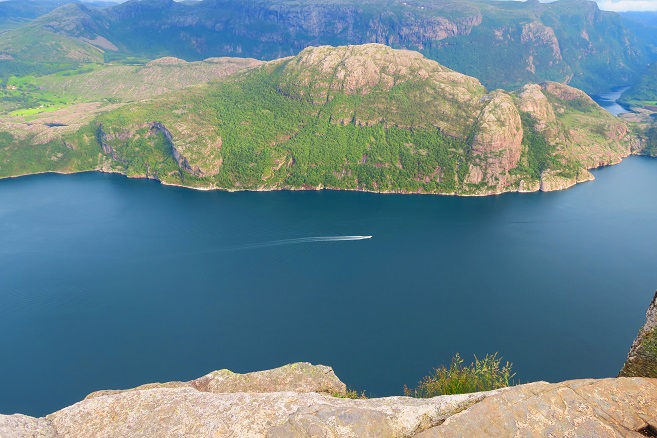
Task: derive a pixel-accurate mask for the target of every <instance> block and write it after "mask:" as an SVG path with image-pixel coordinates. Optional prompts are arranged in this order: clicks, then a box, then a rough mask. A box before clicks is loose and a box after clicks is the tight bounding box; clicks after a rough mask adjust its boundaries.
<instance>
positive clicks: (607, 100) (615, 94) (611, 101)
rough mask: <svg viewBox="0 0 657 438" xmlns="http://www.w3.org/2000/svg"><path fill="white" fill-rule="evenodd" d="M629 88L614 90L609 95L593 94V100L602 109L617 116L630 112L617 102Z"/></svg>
mask: <svg viewBox="0 0 657 438" xmlns="http://www.w3.org/2000/svg"><path fill="white" fill-rule="evenodd" d="M628 88H629V87H619V88H614V89H613V90H612V91H610V92H609V93H603V94H592V95H591V98H592V99H593V100H594V101H595V102H596V103H597V104H598V105H600V106H601V107H603V108H604V109H606V110H607V111H609V112H610V113H611V114H613V115H615V116H619V115H621V114H624V113H627V112H629V111H628V110H627V109H625V108H623V107H622V106H621V105H619V104H618V102H616V101H617V100H618V99H619V98H620V97H621V95H622V94H623V92H624V91H625V90H627V89H628Z"/></svg>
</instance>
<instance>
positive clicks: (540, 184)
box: [0, 152, 654, 198]
mask: <svg viewBox="0 0 657 438" xmlns="http://www.w3.org/2000/svg"><path fill="white" fill-rule="evenodd" d="M635 155H636V156H646V157H649V158H654V157H650V156H649V155H645V154H640V153H637V152H631V153H630V154H628V155H627V156H625V157H622V158H621V159H620V160H619V161H618V162H616V163H609V164H602V165H599V166H596V167H591V168H589V169H587V171H591V170H597V169H602V168H605V167H611V166H615V165H617V164H620V163H622V162H623V160H625V158H628V157H630V156H635ZM81 173H106V174H116V175H121V176H123V177H125V178H128V179H142V180H151V181H156V182H158V183H159V184H160V185H162V186H166V187H179V188H183V189H190V190H196V191H200V192H214V191H221V192H226V193H238V192H254V193H256V192H275V191H290V192H296V191H315V192H318V191H324V190H326V191H335V192H360V193H372V194H380V195H426V196H458V197H463V198H481V197H487V196H501V195H504V194H506V193H523V194H525V193H539V192H543V193H549V192H554V191H562V190H567V189H570V188H572V187H574V186H576V185H578V184H581V183H585V182H589V181H593V180H595V177H594V176H593V175H591V174H590V173H589V175H590V178H586V179H581V180H580V179H578V178H574V179H572V180H571V181H568V182H569V183H570V182H571V183H572V184H569V185H565V186H563V187H560V188H556V189H551V190H543V181H542V180H537V181H536V182H537V183H538V184H537V189H536V190H520V187H518V188H515V189H511V188H507V189H506V190H501V191H496V192H489V193H468V194H465V193H463V194H462V193H438V192H403V191H388V190H381V191H376V190H366V189H349V188H335V187H324V186H319V187H311V188H303V187H281V188H257V189H234V188H231V189H228V188H222V187H194V186H187V185H183V184H176V183H170V182H166V181H162V180H160V179H158V178H153V177H149V176H145V175H144V176H129V175H126V174H125V173H122V172H119V171H116V170H104V169H90V170H80V171H70V172H68V171H61V170H51V171H42V172H34V173H22V174H19V175H10V176H3V177H0V182H1V181H2V180H9V179H17V178H22V177H28V176H35V175H47V174H52V175H74V174H81Z"/></svg>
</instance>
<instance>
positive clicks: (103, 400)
mask: <svg viewBox="0 0 657 438" xmlns="http://www.w3.org/2000/svg"><path fill="white" fill-rule="evenodd" d="M316 391H319V392H316ZM320 392H321V393H320ZM331 393H333V394H338V395H340V394H342V395H344V394H345V387H344V384H343V383H342V382H340V380H339V379H338V378H337V377H336V376H335V374H334V373H333V370H332V369H331V368H330V367H326V366H321V365H318V366H313V365H311V364H308V363H298V364H291V365H286V366H284V367H281V368H277V369H274V370H268V371H261V372H256V373H249V374H236V373H232V372H230V371H227V370H220V371H215V372H213V373H210V374H207V375H206V376H203V377H201V378H199V379H196V380H192V381H190V382H169V383H157V384H150V385H144V386H141V387H138V388H134V389H129V390H123V391H102V392H96V393H93V394H90V395H89V396H88V397H87V398H86V399H85V400H83V401H81V402H79V403H76V404H74V405H72V406H69V407H67V408H64V409H62V410H60V411H57V412H55V413H53V414H50V415H47V416H46V417H44V418H33V417H28V416H25V415H20V414H16V415H0V437H2V438H5V437H39V438H58V437H82V438H84V437H183V436H184V437H215V436H221V437H240V438H242V437H377V438H379V437H424V438H427V437H462V436H468V437H477V436H482V437H483V436H527V437H531V436H536V437H542V436H582V437H584V436H590V437H593V436H595V437H622V436H642V435H641V434H640V431H641V430H650V428H651V427H652V428H654V427H655V426H656V425H657V379H648V378H616V379H603V380H573V381H568V382H562V383H557V384H549V383H545V382H536V383H530V384H526V385H519V386H515V387H511V388H504V389H500V390H496V391H489V392H481V393H474V394H462V395H449V396H441V397H434V398H430V399H415V398H409V397H384V398H375V399H366V400H363V399H357V400H353V399H348V398H341V397H336V396H334V395H331Z"/></svg>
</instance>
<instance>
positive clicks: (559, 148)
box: [0, 44, 630, 195]
mask: <svg viewBox="0 0 657 438" xmlns="http://www.w3.org/2000/svg"><path fill="white" fill-rule="evenodd" d="M166 62H167V63H168V64H170V63H171V62H172V61H166ZM140 74H141V73H140ZM71 80H72V81H75V80H76V77H73V76H71ZM79 80H80V81H85V80H86V79H85V75H84V74H82V75H79ZM115 80H116V79H115ZM87 83H89V82H87ZM75 89H76V88H75V87H74V86H72V85H71V84H69V85H68V88H67V90H69V91H68V92H72V90H75ZM76 108H77V107H75V106H73V107H71V109H70V110H69V111H68V112H67V111H65V110H62V111H61V112H59V113H57V112H55V113H52V114H51V115H46V116H43V117H41V118H39V119H33V120H31V121H30V123H29V124H27V125H25V124H22V123H21V122H20V120H18V119H16V120H15V121H14V122H11V120H9V119H8V120H6V121H5V122H2V121H0V128H2V126H3V124H4V126H6V130H5V132H4V133H0V176H11V175H16V174H22V173H32V172H35V171H44V170H57V171H66V172H73V171H80V170H93V169H102V170H105V171H113V172H120V173H124V174H127V175H129V176H135V177H149V178H156V179H158V180H160V181H163V182H165V183H169V184H178V185H184V186H189V187H206V188H207V187H211V188H224V189H229V190H242V189H251V190H271V189H281V188H290V189H316V188H335V189H350V190H368V191H385V192H400V193H449V194H476V195H483V194H492V193H501V192H505V191H536V190H546V191H548V190H555V189H561V188H565V187H569V186H570V185H573V184H575V183H576V182H579V181H584V180H588V179H589V178H590V174H589V173H588V172H587V169H589V168H593V167H597V166H600V165H605V164H610V163H616V162H618V161H620V160H621V159H622V158H623V157H625V156H626V155H628V154H629V152H630V151H629V136H628V129H627V126H626V124H625V123H624V122H623V121H621V120H619V119H618V118H616V117H613V116H612V115H611V114H609V113H607V112H606V111H604V110H603V109H602V108H600V107H599V106H598V105H597V104H595V103H594V102H593V101H592V100H591V99H590V98H589V97H588V96H587V95H586V94H585V93H583V92H582V91H580V90H577V89H574V88H572V87H569V86H566V85H562V84H558V83H552V82H548V83H545V84H543V85H527V86H525V87H523V88H522V89H520V90H518V91H517V92H514V93H508V92H505V91H501V90H497V91H493V92H489V91H488V90H487V89H486V88H485V87H484V86H482V85H481V83H480V82H479V81H478V80H477V79H474V78H472V77H469V76H466V75H463V74H460V73H457V72H455V71H453V70H450V69H448V68H446V67H443V66H441V65H440V64H438V63H436V62H435V61H431V60H429V59H426V58H424V57H423V56H422V55H421V54H419V53H417V52H415V51H408V50H394V49H391V48H390V47H387V46H383V45H378V44H368V45H362V46H342V47H330V46H322V47H313V48H307V49H304V50H303V51H302V52H301V53H300V54H299V55H297V56H295V57H293V58H288V59H284V60H279V61H272V62H270V63H267V64H265V65H263V66H261V67H258V68H256V69H253V70H249V71H247V72H243V73H237V74H236V75H233V76H229V77H228V78H226V79H224V80H223V81H220V82H214V83H209V84H206V85H198V86H194V87H190V88H186V89H182V90H178V91H173V92H171V93H168V94H164V95H161V96H159V97H156V98H154V99H152V100H150V101H142V102H136V103H133V104H129V105H123V106H117V105H113V106H109V107H107V108H105V109H102V108H98V107H90V106H89V105H87V106H83V107H82V108H83V111H84V116H82V117H80V116H78V115H76V113H75V111H80V110H79V109H78V110H76ZM92 111H96V112H97V114H98V115H97V116H95V118H94V119H92V121H91V122H90V123H87V122H84V121H83V122H81V120H84V117H87V115H88V114H90V113H91V112H92ZM66 117H67V118H68V120H71V122H70V123H77V124H79V123H82V126H80V125H78V126H79V128H75V129H73V130H72V129H71V128H69V127H66V126H62V125H65V124H67V123H69V122H66V121H65V120H66ZM87 120H88V119H87ZM39 126H41V127H40V128H39ZM0 130H3V129H0ZM58 133H59V134H58Z"/></svg>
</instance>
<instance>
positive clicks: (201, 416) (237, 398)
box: [46, 388, 482, 438]
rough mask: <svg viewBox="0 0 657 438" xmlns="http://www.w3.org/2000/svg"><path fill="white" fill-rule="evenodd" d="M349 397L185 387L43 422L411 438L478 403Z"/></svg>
mask: <svg viewBox="0 0 657 438" xmlns="http://www.w3.org/2000/svg"><path fill="white" fill-rule="evenodd" d="M481 398H482V395H480V394H479V395H462V396H457V397H449V398H436V399H424V400H422V399H409V398H405V397H389V398H382V399H372V400H350V399H341V398H335V397H331V396H328V395H321V394H315V393H294V392H278V393H232V394H230V393H229V394H212V393H203V392H199V391H196V390H194V389H192V388H179V389H164V388H162V389H150V390H139V391H128V392H124V393H121V394H115V395H111V396H104V397H97V398H93V399H90V400H85V401H83V402H80V403H77V404H75V405H73V406H71V407H68V408H65V409H63V410H61V411H58V412H55V413H54V414H51V415H48V416H47V417H46V419H47V420H48V422H50V423H51V424H52V425H53V427H54V428H55V429H56V431H57V432H58V433H59V434H60V435H62V436H76V437H80V438H82V437H95V436H107V437H126V436H148V437H165V436H186V437H187V436H196V437H207V436H222V437H236V438H237V437H307V436H309V435H310V436H328V437H343V436H353V437H377V438H378V437H387V436H413V435H414V434H416V433H417V432H418V431H421V430H424V429H426V428H429V427H432V426H435V425H437V424H439V423H441V422H442V421H444V420H445V419H446V418H447V417H448V416H450V415H452V414H454V413H455V412H459V411H461V410H463V409H465V408H467V407H468V406H470V405H472V404H473V403H475V402H476V401H477V400H480V399H481Z"/></svg>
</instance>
